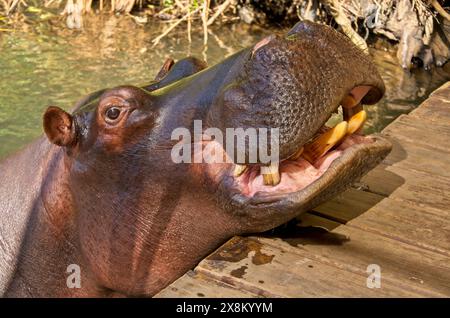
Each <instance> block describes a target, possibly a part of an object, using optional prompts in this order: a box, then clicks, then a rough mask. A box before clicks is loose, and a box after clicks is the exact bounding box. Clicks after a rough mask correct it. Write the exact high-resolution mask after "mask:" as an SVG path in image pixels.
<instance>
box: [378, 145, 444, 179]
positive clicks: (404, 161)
mask: <svg viewBox="0 0 450 318" xmlns="http://www.w3.org/2000/svg"><path fill="white" fill-rule="evenodd" d="M390 140H391V141H392V143H393V149H392V152H391V153H390V154H389V155H388V156H387V157H386V159H385V160H384V161H383V163H384V164H386V165H392V166H395V167H400V168H402V169H413V170H417V171H422V172H427V173H431V174H435V175H440V176H444V177H447V178H450V169H449V167H450V155H449V154H448V152H446V151H442V150H440V149H436V148H434V147H432V146H426V145H419V144H417V143H412V142H408V141H405V140H398V139H396V138H390Z"/></svg>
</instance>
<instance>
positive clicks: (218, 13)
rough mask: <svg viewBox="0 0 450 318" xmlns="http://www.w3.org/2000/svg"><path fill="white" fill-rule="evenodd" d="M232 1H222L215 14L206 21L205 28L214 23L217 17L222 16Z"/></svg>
mask: <svg viewBox="0 0 450 318" xmlns="http://www.w3.org/2000/svg"><path fill="white" fill-rule="evenodd" d="M233 2H234V0H226V1H224V2H223V3H222V4H221V5H220V6H219V7H218V8H217V10H216V12H215V13H214V14H213V16H212V17H211V18H210V19H209V20H208V22H207V23H206V25H207V26H210V25H211V24H213V23H214V21H215V20H216V19H217V17H218V16H219V15H220V14H222V13H223V12H224V11H225V10H226V9H227V8H228V6H229V5H230V4H231V3H233Z"/></svg>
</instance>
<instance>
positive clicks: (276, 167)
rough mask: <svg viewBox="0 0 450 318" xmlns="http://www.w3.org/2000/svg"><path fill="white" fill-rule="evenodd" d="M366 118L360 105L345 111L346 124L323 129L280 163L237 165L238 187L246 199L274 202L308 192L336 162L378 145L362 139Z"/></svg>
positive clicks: (235, 171) (370, 139) (235, 173)
mask: <svg viewBox="0 0 450 318" xmlns="http://www.w3.org/2000/svg"><path fill="white" fill-rule="evenodd" d="M330 116H331V115H330ZM366 117H367V116H366V112H365V111H364V110H363V108H362V106H361V105H360V104H358V105H357V106H355V107H352V108H343V121H341V122H340V123H338V124H337V125H336V126H334V127H333V128H330V127H328V126H326V125H324V126H322V128H320V129H319V130H318V131H317V132H316V133H315V134H314V135H313V137H312V138H311V140H310V141H309V142H308V143H306V144H305V145H300V146H299V147H298V150H297V151H296V152H295V153H294V154H292V155H291V156H290V157H288V158H285V159H284V160H281V161H280V162H279V163H277V164H273V165H271V166H261V165H245V166H244V165H235V166H234V171H233V177H234V179H235V186H236V187H237V189H238V191H239V192H240V193H241V194H242V195H243V196H245V197H247V198H255V197H264V198H266V199H270V198H272V199H274V198H280V197H284V196H287V195H289V194H292V193H297V192H300V191H302V190H305V189H306V188H307V187H309V186H310V185H312V184H313V183H314V182H315V181H317V180H318V179H320V178H321V177H322V176H324V175H325V174H327V172H328V171H329V170H330V167H331V166H332V163H333V162H335V161H336V159H338V158H341V157H343V156H344V155H345V154H346V153H348V152H350V150H355V149H356V148H358V147H356V146H358V145H370V144H372V143H374V142H375V139H373V138H372V137H370V136H364V135H362V128H363V125H364V122H365V121H366ZM348 160H350V159H348Z"/></svg>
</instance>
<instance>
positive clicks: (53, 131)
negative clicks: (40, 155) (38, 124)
mask: <svg viewBox="0 0 450 318" xmlns="http://www.w3.org/2000/svg"><path fill="white" fill-rule="evenodd" d="M44 131H45V134H46V135H47V138H48V140H49V141H50V142H51V143H54V144H55V145H58V146H63V147H71V146H73V145H75V143H76V131H75V122H74V120H73V117H72V115H70V114H69V113H67V112H65V111H64V110H62V109H61V108H59V107H54V106H50V107H48V108H47V110H46V111H45V114H44Z"/></svg>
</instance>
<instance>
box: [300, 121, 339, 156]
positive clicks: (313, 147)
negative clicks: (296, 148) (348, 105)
mask: <svg viewBox="0 0 450 318" xmlns="http://www.w3.org/2000/svg"><path fill="white" fill-rule="evenodd" d="M347 129H348V123H347V122H346V121H343V122H340V123H339V124H337V125H336V126H335V127H334V128H331V129H330V130H328V131H326V132H325V133H323V134H321V135H320V136H318V137H317V138H316V139H314V140H313V141H312V142H310V143H309V144H307V145H305V147H304V148H305V150H304V151H303V157H304V158H305V159H306V160H308V161H309V162H311V163H313V162H314V161H316V160H317V159H319V158H320V157H322V156H323V155H325V154H326V153H327V152H328V151H329V150H330V149H331V148H333V147H334V146H335V145H336V144H338V143H339V142H340V141H341V140H342V139H343V138H344V137H345V135H346V134H347Z"/></svg>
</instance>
